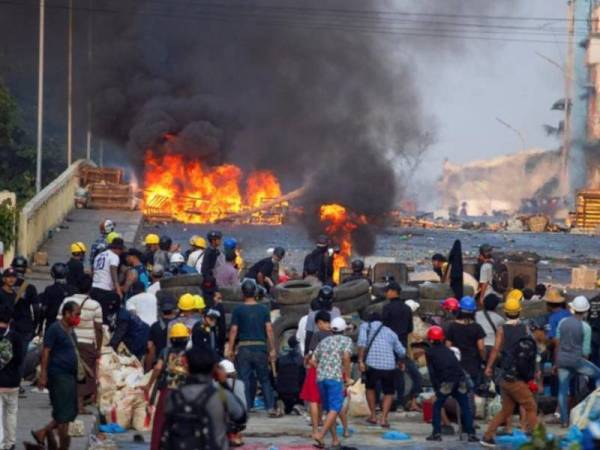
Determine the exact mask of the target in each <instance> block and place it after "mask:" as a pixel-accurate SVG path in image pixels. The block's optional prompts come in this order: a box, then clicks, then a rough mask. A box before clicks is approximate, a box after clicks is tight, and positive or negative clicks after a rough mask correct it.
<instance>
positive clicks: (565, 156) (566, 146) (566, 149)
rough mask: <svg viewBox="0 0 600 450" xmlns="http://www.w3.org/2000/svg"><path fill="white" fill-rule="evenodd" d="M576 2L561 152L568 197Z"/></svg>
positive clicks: (570, 15) (571, 5) (570, 19)
mask: <svg viewBox="0 0 600 450" xmlns="http://www.w3.org/2000/svg"><path fill="white" fill-rule="evenodd" d="M575 1H576V0H568V11H567V25H568V41H567V42H568V44H567V66H566V68H565V125H564V131H563V145H562V151H561V175H560V181H561V186H562V189H561V190H562V193H563V195H565V196H566V195H568V193H569V190H570V185H569V155H570V153H571V113H572V108H573V101H572V97H573V79H574V71H575V54H574V49H573V41H574V37H575Z"/></svg>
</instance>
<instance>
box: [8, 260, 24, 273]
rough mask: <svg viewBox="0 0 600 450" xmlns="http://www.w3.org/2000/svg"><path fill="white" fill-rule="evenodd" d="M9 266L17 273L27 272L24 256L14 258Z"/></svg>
mask: <svg viewBox="0 0 600 450" xmlns="http://www.w3.org/2000/svg"><path fill="white" fill-rule="evenodd" d="M10 266H11V267H12V268H13V269H15V270H16V271H17V272H19V271H21V272H24V271H25V270H27V258H25V257H24V256H15V257H14V259H13V260H12V263H11V265H10Z"/></svg>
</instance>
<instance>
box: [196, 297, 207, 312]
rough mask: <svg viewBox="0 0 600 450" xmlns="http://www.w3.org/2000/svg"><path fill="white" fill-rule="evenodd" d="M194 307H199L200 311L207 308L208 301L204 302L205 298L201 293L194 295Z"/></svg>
mask: <svg viewBox="0 0 600 450" xmlns="http://www.w3.org/2000/svg"><path fill="white" fill-rule="evenodd" d="M193 297H194V309H198V310H200V311H202V310H204V309H205V308H206V303H205V302H204V298H202V296H201V295H194V296H193Z"/></svg>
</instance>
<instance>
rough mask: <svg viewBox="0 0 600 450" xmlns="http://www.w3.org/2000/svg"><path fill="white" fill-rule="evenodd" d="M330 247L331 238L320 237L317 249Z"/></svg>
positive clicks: (322, 235)
mask: <svg viewBox="0 0 600 450" xmlns="http://www.w3.org/2000/svg"><path fill="white" fill-rule="evenodd" d="M328 245H329V238H328V237H327V236H326V235H324V234H321V235H319V237H318V238H317V247H327V246H328Z"/></svg>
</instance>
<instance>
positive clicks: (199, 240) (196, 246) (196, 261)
mask: <svg viewBox="0 0 600 450" xmlns="http://www.w3.org/2000/svg"><path fill="white" fill-rule="evenodd" d="M190 244H191V245H192V248H191V249H190V250H192V251H191V252H190V254H189V256H188V257H187V265H188V266H190V267H193V268H194V269H196V272H198V273H200V272H201V270H202V259H203V258H204V252H205V251H206V240H205V239H204V238H203V237H202V236H193V237H192V239H191V240H190Z"/></svg>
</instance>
